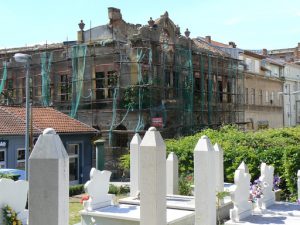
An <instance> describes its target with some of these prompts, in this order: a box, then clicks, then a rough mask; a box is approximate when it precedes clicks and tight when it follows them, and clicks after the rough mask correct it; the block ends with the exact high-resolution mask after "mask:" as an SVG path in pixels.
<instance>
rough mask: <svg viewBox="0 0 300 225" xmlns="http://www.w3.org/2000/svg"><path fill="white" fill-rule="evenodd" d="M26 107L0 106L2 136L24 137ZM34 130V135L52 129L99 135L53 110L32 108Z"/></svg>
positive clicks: (90, 128)
mask: <svg viewBox="0 0 300 225" xmlns="http://www.w3.org/2000/svg"><path fill="white" fill-rule="evenodd" d="M25 114H26V110H25V108H24V107H8V106H0V135H24V133H25V125H26V123H25ZM32 118H33V121H32V129H33V133H34V134H40V133H42V132H43V130H44V129H46V128H48V127H51V128H53V129H54V130H55V131H56V132H57V133H65V134H66V133H68V134H72V133H76V134H78V133H97V132H99V131H98V130H96V129H94V128H92V127H90V126H88V125H87V124H84V123H82V122H80V121H78V120H76V119H73V118H71V117H69V116H68V115H66V114H64V113H62V112H59V111H57V110H55V109H53V108H49V107H47V108H32Z"/></svg>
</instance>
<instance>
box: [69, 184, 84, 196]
mask: <svg viewBox="0 0 300 225" xmlns="http://www.w3.org/2000/svg"><path fill="white" fill-rule="evenodd" d="M82 193H84V185H83V184H78V185H74V186H70V187H69V196H70V197H71V196H74V195H80V194H82Z"/></svg>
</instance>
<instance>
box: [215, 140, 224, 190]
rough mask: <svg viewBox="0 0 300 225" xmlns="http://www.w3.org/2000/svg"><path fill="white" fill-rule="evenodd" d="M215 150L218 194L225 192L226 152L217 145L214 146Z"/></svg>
mask: <svg viewBox="0 0 300 225" xmlns="http://www.w3.org/2000/svg"><path fill="white" fill-rule="evenodd" d="M214 149H215V156H216V159H215V162H216V182H217V185H216V186H217V192H222V191H224V162H223V157H224V151H223V149H222V148H221V146H220V145H219V144H218V143H216V144H215V145H214Z"/></svg>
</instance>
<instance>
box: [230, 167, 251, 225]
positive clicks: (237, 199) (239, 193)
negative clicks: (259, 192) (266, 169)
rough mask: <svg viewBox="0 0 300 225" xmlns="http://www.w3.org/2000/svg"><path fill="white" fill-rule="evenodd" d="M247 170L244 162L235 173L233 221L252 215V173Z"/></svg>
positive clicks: (231, 217) (232, 194)
mask: <svg viewBox="0 0 300 225" xmlns="http://www.w3.org/2000/svg"><path fill="white" fill-rule="evenodd" d="M246 171H247V166H246V164H245V163H242V164H241V165H240V166H239V168H238V169H237V170H236V171H235V173H234V184H235V188H234V190H233V192H232V193H231V199H232V202H233V205H234V208H233V209H231V210H230V219H231V221H233V222H239V221H240V220H241V219H243V218H246V217H248V216H251V213H252V212H251V211H252V204H251V202H249V187H250V179H251V175H250V174H249V173H247V172H246ZM226 224H230V223H226Z"/></svg>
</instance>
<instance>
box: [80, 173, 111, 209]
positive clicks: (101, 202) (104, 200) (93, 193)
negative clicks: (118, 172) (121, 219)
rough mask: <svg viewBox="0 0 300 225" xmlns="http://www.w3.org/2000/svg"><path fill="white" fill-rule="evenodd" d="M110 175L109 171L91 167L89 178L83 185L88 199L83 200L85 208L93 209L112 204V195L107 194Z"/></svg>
mask: <svg viewBox="0 0 300 225" xmlns="http://www.w3.org/2000/svg"><path fill="white" fill-rule="evenodd" d="M110 176H111V172H110V171H107V170H103V171H99V170H97V169H95V168H92V169H91V171H90V180H89V181H88V182H86V183H85V185H84V189H85V192H86V193H87V194H88V195H89V199H88V200H87V201H84V202H83V206H84V209H85V210H87V211H93V210H94V209H98V208H103V207H105V206H109V205H111V204H112V197H113V195H111V194H108V191H109V180H110Z"/></svg>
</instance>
